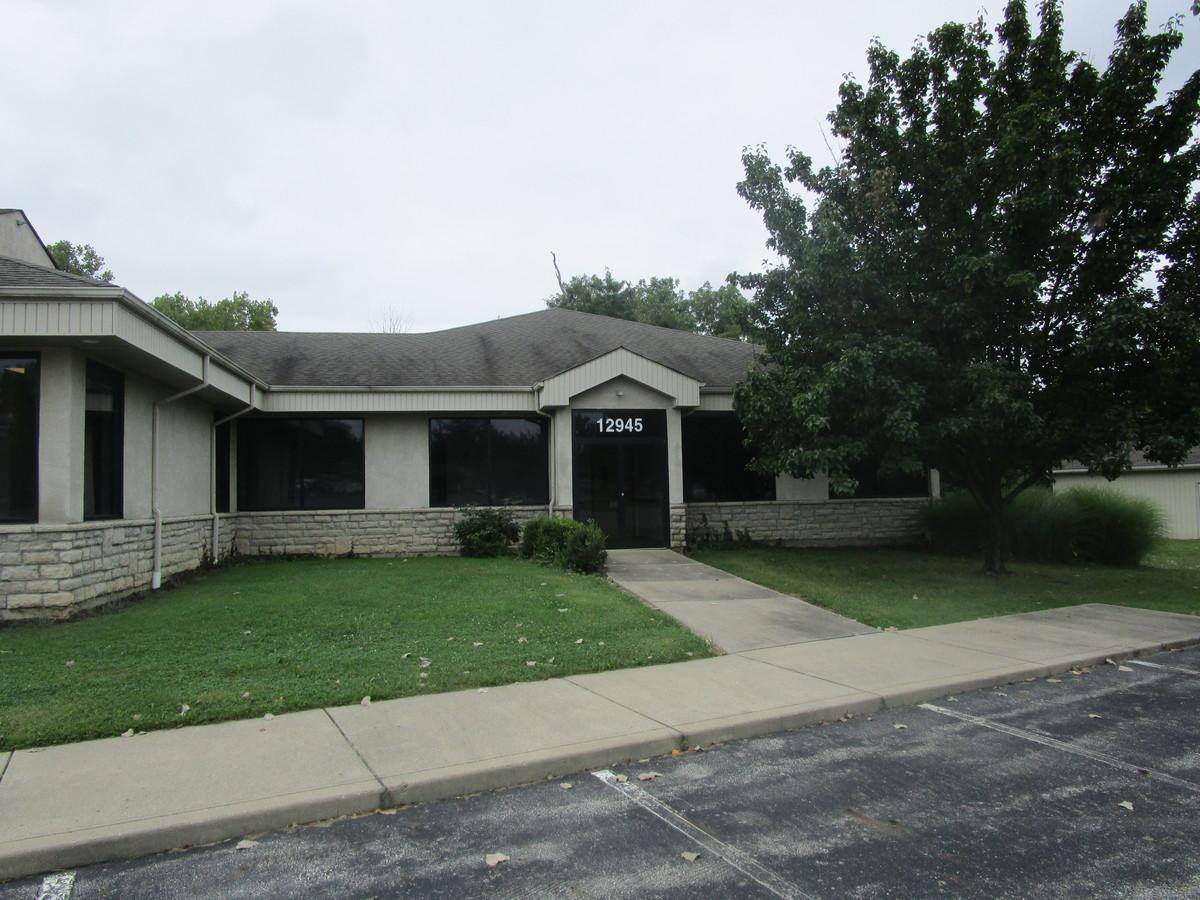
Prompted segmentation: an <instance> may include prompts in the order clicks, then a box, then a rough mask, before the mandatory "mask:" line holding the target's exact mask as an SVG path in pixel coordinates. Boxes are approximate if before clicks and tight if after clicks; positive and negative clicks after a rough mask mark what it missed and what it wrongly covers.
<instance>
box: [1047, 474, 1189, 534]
mask: <svg viewBox="0 0 1200 900" xmlns="http://www.w3.org/2000/svg"><path fill="white" fill-rule="evenodd" d="M1054 477H1055V482H1054V490H1055V491H1065V490H1070V489H1071V488H1073V487H1098V488H1108V489H1109V490H1113V491H1117V492H1118V493H1121V494H1125V495H1127V496H1129V497H1142V498H1144V499H1146V500H1149V501H1150V502H1152V503H1154V504H1155V505H1156V506H1157V507H1158V508H1159V509H1160V510H1162V513H1163V517H1164V519H1165V521H1166V525H1167V537H1171V538H1177V539H1181V540H1195V539H1197V538H1200V469H1179V470H1176V471H1174V472H1172V471H1159V472H1129V473H1127V474H1125V475H1122V476H1121V477H1120V478H1118V479H1117V480H1116V481H1109V480H1107V479H1106V478H1104V477H1102V476H1099V475H1056V476H1054Z"/></svg>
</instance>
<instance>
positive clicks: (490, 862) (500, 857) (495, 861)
mask: <svg viewBox="0 0 1200 900" xmlns="http://www.w3.org/2000/svg"><path fill="white" fill-rule="evenodd" d="M510 859H512V857H511V856H509V855H508V854H506V853H486V854H484V857H483V861H484V862H485V863H487V867H488V868H489V869H494V868H496V866H498V865H500V863H506V862H508V861H509V860H510Z"/></svg>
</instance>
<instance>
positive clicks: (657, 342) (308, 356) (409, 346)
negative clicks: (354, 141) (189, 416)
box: [195, 309, 758, 387]
mask: <svg viewBox="0 0 1200 900" xmlns="http://www.w3.org/2000/svg"><path fill="white" fill-rule="evenodd" d="M195 334H196V336H197V337H198V338H200V339H201V340H202V341H204V342H205V343H207V344H209V345H211V346H212V347H213V348H214V349H216V350H218V351H220V352H221V353H223V354H225V355H226V356H227V357H229V358H230V359H231V360H233V361H234V362H236V363H237V364H238V365H240V366H242V367H243V368H244V369H246V370H247V371H249V372H251V373H253V374H254V375H256V376H258V377H259V378H261V379H262V380H264V381H266V382H268V383H270V384H276V385H323V386H329V385H347V386H350V385H353V386H383V385H388V386H430V387H445V386H460V385H461V386H487V385H522V386H524V385H533V384H535V383H537V382H539V381H543V380H545V379H547V378H550V377H551V376H554V375H557V374H559V373H560V372H564V371H566V370H567V369H571V368H574V367H575V366H578V365H580V364H582V363H585V362H587V361H588V360H591V359H595V358H596V357H597V356H601V355H603V354H605V353H608V352H610V351H612V350H615V349H617V348H618V347H625V348H626V349H628V350H631V351H633V352H634V353H637V354H639V355H640V356H645V357H647V358H648V359H652V360H654V361H655V362H658V363H661V364H662V365H664V366H667V367H668V368H671V369H675V370H676V371H678V372H682V373H683V374H685V375H688V376H691V377H692V378H695V379H696V380H698V381H700V382H702V383H704V384H706V385H708V386H710V387H725V386H729V385H733V384H735V383H736V382H737V381H738V380H739V379H740V378H741V377H742V375H743V374H744V373H745V371H746V370H747V368H749V366H750V363H751V362H752V360H753V359H754V356H755V354H756V353H757V352H758V348H756V347H755V346H754V345H752V344H746V343H742V342H741V341H732V340H727V339H725V338H716V337H708V336H705V335H699V334H692V333H690V332H686V331H677V330H675V329H672V328H660V327H658V326H656V325H644V324H642V323H640V322H628V321H626V320H624V319H613V318H609V317H608V316H596V315H591V314H589V313H581V312H574V311H572V310H565V309H544V310H540V311H538V312H533V313H526V314H525V315H520V316H512V317H509V318H506V319H496V320H494V321H491V322H481V323H480V324H478V325H466V326H463V327H461V328H450V329H447V330H445V331H432V332H428V333H425V334H346V333H314V332H286V331H283V332H272V331H198V332H195Z"/></svg>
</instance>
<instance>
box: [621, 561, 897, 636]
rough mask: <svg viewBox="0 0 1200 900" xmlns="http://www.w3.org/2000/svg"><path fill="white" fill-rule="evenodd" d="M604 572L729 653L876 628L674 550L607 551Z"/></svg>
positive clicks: (869, 632)
mask: <svg viewBox="0 0 1200 900" xmlns="http://www.w3.org/2000/svg"><path fill="white" fill-rule="evenodd" d="M608 575H609V577H610V578H612V580H613V581H615V582H616V583H617V584H619V585H620V586H621V587H623V588H625V590H627V591H629V592H630V593H631V594H634V595H636V596H637V597H640V598H641V599H642V600H643V601H645V602H646V603H649V604H650V605H651V606H654V607H656V608H658V609H661V610H662V611H663V612H665V613H666V614H667V615H669V616H671V617H672V618H674V619H677V620H678V621H680V622H682V623H683V624H684V625H686V626H687V627H688V628H690V629H691V630H692V631H694V632H696V634H698V635H700V636H701V637H705V638H708V639H709V640H710V641H712V642H713V644H715V645H716V646H717V647H719V648H720V649H722V650H725V651H727V652H729V653H741V652H742V651H745V650H762V649H764V648H766V647H781V646H784V645H786V644H800V643H804V642H807V641H823V640H828V639H829V638H838V637H849V636H850V635H852V634H871V633H873V632H874V631H875V630H876V629H874V628H872V627H871V626H869V625H864V624H862V623H861V622H856V621H855V620H854V619H847V618H846V617H845V616H839V615H838V614H837V613H834V612H830V611H829V610H827V609H822V608H821V607H819V606H814V605H813V604H811V603H808V602H806V601H804V600H801V599H800V598H799V597H793V596H792V595H791V594H781V593H780V592H779V591H773V590H771V589H770V588H765V587H763V586H762V585H760V584H755V583H754V582H752V581H746V579H744V578H738V577H737V576H736V575H730V574H729V573H728V572H725V571H723V570H721V569H717V568H714V567H712V566H706V565H705V564H704V563H699V562H696V561H695V560H693V559H691V558H689V557H687V556H684V555H682V554H680V553H676V552H675V551H674V550H611V551H609V554H608Z"/></svg>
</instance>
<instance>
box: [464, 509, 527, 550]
mask: <svg viewBox="0 0 1200 900" xmlns="http://www.w3.org/2000/svg"><path fill="white" fill-rule="evenodd" d="M519 533H520V529H519V528H518V526H517V523H516V521H515V520H514V519H513V516H512V513H511V512H509V511H508V510H507V509H484V508H468V509H464V510H462V514H461V517H460V518H459V520H458V521H457V522H455V523H454V537H455V538H457V539H458V543H459V546H460V547H462V555H463V556H503V555H504V554H505V553H507V552H508V548H509V545H510V544H512V543H513V542H514V541H515V540H516V539H517V536H518V535H519Z"/></svg>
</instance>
